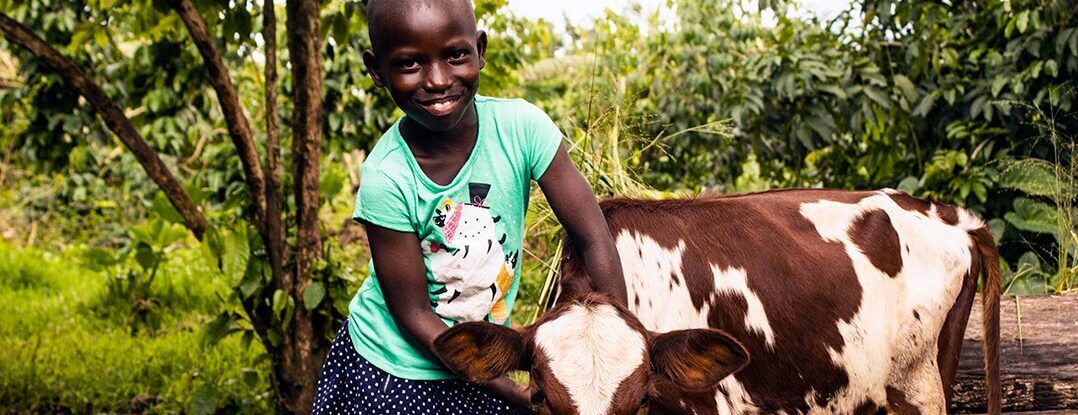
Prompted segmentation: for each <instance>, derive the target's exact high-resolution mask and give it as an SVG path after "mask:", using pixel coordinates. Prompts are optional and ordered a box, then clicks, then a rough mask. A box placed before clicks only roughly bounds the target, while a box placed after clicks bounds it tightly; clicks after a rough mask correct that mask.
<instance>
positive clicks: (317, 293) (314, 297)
mask: <svg viewBox="0 0 1078 415" xmlns="http://www.w3.org/2000/svg"><path fill="white" fill-rule="evenodd" d="M325 296H326V286H325V285H324V284H322V283H321V282H320V281H315V282H312V283H311V284H310V285H308V286H307V289H305V290H303V308H306V309H307V311H311V310H314V309H315V308H318V305H319V304H321V303H322V299H323V298H325Z"/></svg>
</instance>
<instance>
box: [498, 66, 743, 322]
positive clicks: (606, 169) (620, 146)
mask: <svg viewBox="0 0 1078 415" xmlns="http://www.w3.org/2000/svg"><path fill="white" fill-rule="evenodd" d="M599 76H603V75H594V74H593V75H592V77H591V78H590V79H589V80H588V81H586V82H583V83H582V84H581V85H578V87H581V88H586V90H587V95H586V96H587V97H588V98H587V106H586V111H587V112H586V115H585V117H584V122H583V123H582V124H583V125H581V124H578V123H575V122H574V121H573V120H571V119H570V120H563V125H562V128H563V130H564V133H565V137H566V141H565V145H566V147H567V149H568V152H569V155H570V157H571V158H572V159H573V163H574V164H575V165H576V167H577V169H578V170H579V171H580V173H581V174H582V175H583V176H584V178H585V179H586V180H587V181H588V184H590V185H591V188H592V191H593V192H594V193H595V194H596V195H597V197H599V198H607V197H634V198H649V199H663V198H672V197H686V196H692V195H694V194H695V193H696V192H695V191H694V190H688V189H685V190H677V191H660V190H656V189H654V188H652V187H651V186H649V185H647V184H646V183H644V182H643V181H641V180H640V174H639V173H640V172H641V170H640V169H641V168H642V164H643V163H642V160H643V159H644V156H645V154H646V153H647V152H655V151H658V152H662V151H663V146H664V143H665V142H667V141H668V140H670V139H672V138H675V137H678V136H680V135H683V134H687V133H707V134H716V135H719V136H722V137H727V138H728V137H730V136H731V132H730V130H731V128H730V124H729V122H728V121H725V120H724V121H716V122H711V123H707V124H703V125H699V126H694V127H690V128H686V129H683V130H677V131H673V132H670V133H664V134H661V135H659V136H655V137H643V136H640V135H637V134H635V133H633V132H634V131H640V130H643V129H642V128H638V127H639V125H636V123H640V122H643V120H645V119H646V118H647V117H640V116H638V115H637V114H633V107H634V105H633V99H634V98H635V97H634V96H633V94H631V93H629V92H627V91H626V82H625V80H624V78H622V77H619V76H615V75H607V76H608V79H604V81H606V82H603V84H605V85H611V86H612V87H611V88H609V89H598V88H596V87H595V82H594V80H595V79H596V78H597V77H599ZM562 233H563V232H562V227H561V224H560V223H559V222H558V220H557V217H556V216H555V215H554V212H553V210H552V209H551V208H550V205H549V204H548V203H547V200H546V198H545V197H543V195H542V192H540V191H538V190H535V191H533V194H532V203H531V206H530V208H529V210H528V218H527V221H526V229H525V233H524V234H525V235H526V237H527V240H526V242H525V247H524V252H525V254H526V257H527V258H528V259H529V261H530V262H531V263H532V264H533V265H531V266H526V267H525V271H524V281H522V283H523V284H524V290H522V291H521V292H522V295H523V298H521V301H520V304H521V306H520V308H519V309H518V310H519V311H518V313H519V314H518V315H523V316H526V317H525V319H524V320H522V321H519V323H523V324H530V323H532V322H534V321H535V320H536V318H538V316H539V315H541V314H542V313H543V312H544V311H545V306H546V305H547V304H548V303H550V300H551V296H552V295H554V292H555V290H554V288H555V287H556V286H557V284H558V277H559V275H558V271H559V265H560V263H561V258H562V248H563V240H562ZM525 264H527V262H526V263H525ZM539 281H542V283H541V284H539ZM529 312H530V313H529Z"/></svg>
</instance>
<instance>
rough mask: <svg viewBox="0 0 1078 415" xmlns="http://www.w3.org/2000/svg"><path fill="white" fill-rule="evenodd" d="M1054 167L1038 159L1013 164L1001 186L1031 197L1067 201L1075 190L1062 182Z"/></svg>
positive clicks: (1005, 174)
mask: <svg viewBox="0 0 1078 415" xmlns="http://www.w3.org/2000/svg"><path fill="white" fill-rule="evenodd" d="M1052 168H1053V166H1052V165H1051V164H1050V163H1048V162H1046V161H1044V160H1038V159H1026V160H1022V161H1020V162H1016V163H1014V164H1012V165H1011V166H1010V167H1009V168H1008V169H1007V171H1006V172H1005V173H1004V176H1003V180H1001V181H1000V185H1002V186H1004V187H1008V188H1012V189H1016V190H1020V191H1022V192H1023V193H1025V194H1027V195H1030V196H1046V197H1049V198H1052V199H1057V198H1058V199H1061V200H1062V199H1065V198H1067V196H1068V193H1073V191H1074V189H1069V188H1068V186H1067V185H1066V184H1065V183H1063V182H1062V181H1060V179H1059V178H1058V177H1057V175H1056V173H1055V172H1054V171H1052V170H1051V169H1052Z"/></svg>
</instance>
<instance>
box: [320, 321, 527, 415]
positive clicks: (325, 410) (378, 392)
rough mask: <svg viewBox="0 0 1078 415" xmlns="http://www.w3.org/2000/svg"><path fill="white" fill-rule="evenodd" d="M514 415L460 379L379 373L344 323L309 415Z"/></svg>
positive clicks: (473, 385)
mask: <svg viewBox="0 0 1078 415" xmlns="http://www.w3.org/2000/svg"><path fill="white" fill-rule="evenodd" d="M342 414H343V415H367V414H372V415H375V414H377V415H382V414H385V415H456V414H477V415H502V414H505V415H516V414H517V412H516V411H514V410H512V409H511V408H510V407H509V406H508V405H506V404H505V403H504V402H502V401H501V400H499V399H498V398H495V397H494V396H493V395H491V394H489V393H487V391H485V390H482V389H480V388H479V387H478V386H476V385H475V384H472V383H468V382H466V381H463V380H460V379H448V380H411V379H402V378H398V377H396V376H393V375H390V374H388V373H386V372H385V371H382V370H381V369H378V368H377V367H375V366H374V365H372V364H371V363H370V362H368V361H367V360H366V359H364V358H363V357H362V356H360V355H359V353H356V349H355V347H353V346H352V338H351V337H350V336H349V335H348V324H347V323H345V324H344V327H341V329H340V331H338V332H337V337H336V338H335V339H334V340H333V345H332V346H330V349H329V355H328V356H327V357H326V363H325V364H324V365H323V366H322V375H321V376H320V377H319V378H318V391H317V392H316V393H315V397H314V410H313V411H312V412H311V415H342Z"/></svg>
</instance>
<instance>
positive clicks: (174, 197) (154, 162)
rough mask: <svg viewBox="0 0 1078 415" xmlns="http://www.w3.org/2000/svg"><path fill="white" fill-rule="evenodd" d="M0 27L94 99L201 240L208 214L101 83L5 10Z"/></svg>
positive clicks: (0, 16)
mask: <svg viewBox="0 0 1078 415" xmlns="http://www.w3.org/2000/svg"><path fill="white" fill-rule="evenodd" d="M0 31H2V32H3V33H4V37H5V38H7V40H8V41H10V42H11V43H14V44H16V45H19V46H22V47H23V48H25V49H26V50H27V51H29V52H30V53H32V54H33V55H34V56H36V57H37V58H38V59H41V60H42V61H44V62H45V63H46V64H48V65H49V66H50V67H52V68H53V70H55V71H56V72H57V73H58V74H59V75H60V76H61V77H62V78H64V80H65V81H66V82H67V83H68V84H70V85H71V86H72V87H73V88H74V89H75V90H76V91H77V92H78V93H79V94H81V95H82V96H83V97H85V98H86V100H87V101H89V102H90V105H92V106H93V107H94V110H96V111H97V113H98V114H99V115H101V118H102V119H103V120H104V121H105V125H107V126H108V127H109V130H112V132H113V133H115V134H116V136H117V137H119V138H120V141H121V142H123V143H124V145H125V146H127V148H128V149H129V150H131V153H132V154H134V156H135V159H136V160H138V162H139V164H140V165H142V168H143V170H145V171H146V174H147V175H149V176H150V179H151V180H153V181H154V183H156V184H157V186H158V187H160V188H161V190H162V191H164V192H165V196H166V197H168V200H169V202H171V203H172V206H173V207H175V208H176V210H177V211H179V213H180V215H181V216H183V221H184V224H185V225H186V226H187V229H189V230H191V233H193V234H194V235H195V238H198V239H199V240H201V239H202V235H203V234H204V233H205V232H206V229H207V228H209V223H208V222H207V221H206V218H205V217H203V216H202V212H201V211H199V210H198V207H197V206H196V205H195V202H194V201H193V200H191V196H190V195H188V194H187V191H186V190H184V188H183V186H182V185H180V182H179V181H177V180H176V178H175V177H173V176H172V172H171V171H169V170H168V167H167V166H165V164H164V163H163V162H162V161H161V158H160V157H158V155H157V152H156V151H154V149H153V148H152V147H150V145H149V144H147V143H146V140H144V139H143V138H142V135H140V134H139V132H138V130H137V129H135V126H134V125H132V124H131V120H130V119H128V118H127V117H126V116H124V113H123V110H122V109H120V107H119V106H117V105H116V103H115V102H113V101H112V100H111V99H109V97H108V96H107V95H105V92H104V91H102V90H101V87H99V86H97V84H96V83H94V82H93V81H92V80H90V79H89V78H88V77H86V74H84V73H83V72H82V70H80V69H79V68H78V67H76V66H75V64H74V63H72V62H71V60H69V59H67V58H66V57H64V56H63V55H61V54H60V52H57V51H56V49H53V48H52V47H51V46H49V45H48V44H47V43H45V41H44V40H41V38H39V37H37V35H35V34H34V33H33V32H31V31H30V30H29V29H27V28H26V27H25V26H23V25H22V24H20V23H19V22H16V21H14V20H12V19H11V18H10V17H8V16H7V15H5V14H3V13H0Z"/></svg>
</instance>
